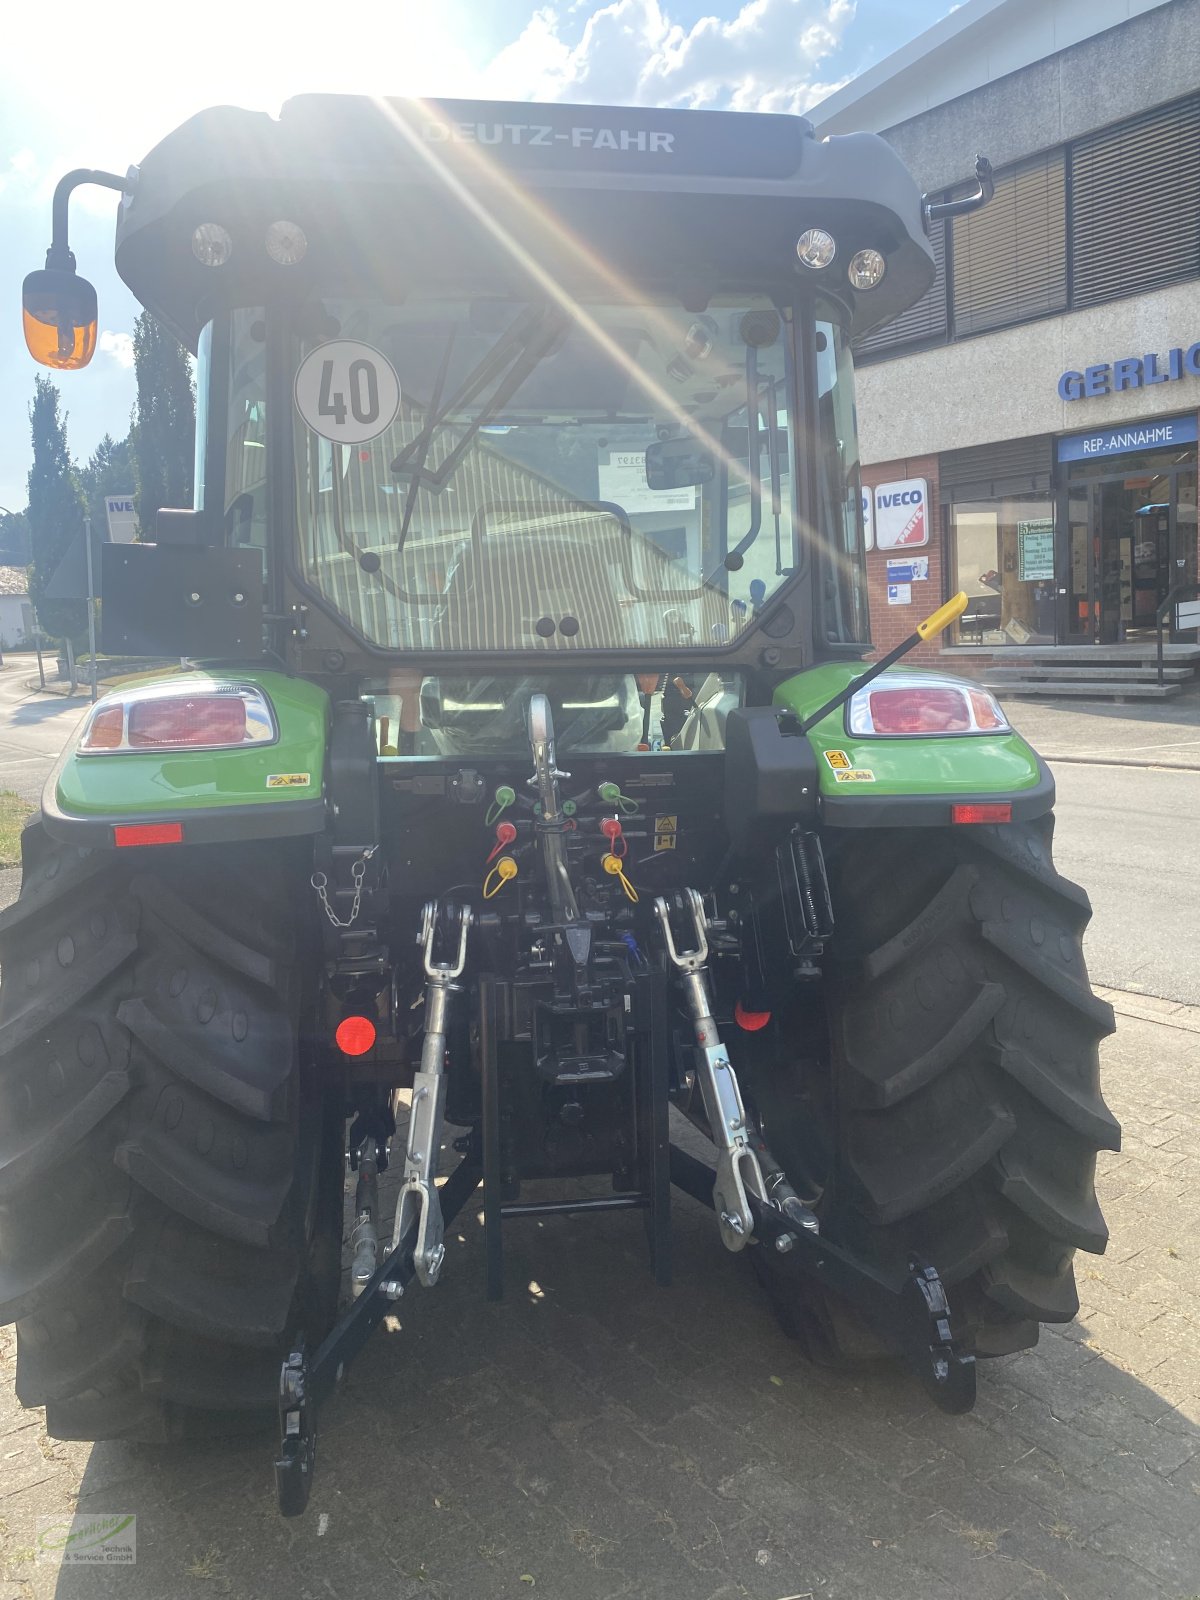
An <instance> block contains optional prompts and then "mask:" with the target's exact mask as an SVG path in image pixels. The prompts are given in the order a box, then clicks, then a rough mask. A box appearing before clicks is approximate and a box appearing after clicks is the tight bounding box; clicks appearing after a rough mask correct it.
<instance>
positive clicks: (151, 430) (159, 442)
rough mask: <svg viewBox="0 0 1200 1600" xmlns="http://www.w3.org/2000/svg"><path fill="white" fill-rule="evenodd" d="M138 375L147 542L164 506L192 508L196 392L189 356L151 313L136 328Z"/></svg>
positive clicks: (140, 498) (138, 459)
mask: <svg viewBox="0 0 1200 1600" xmlns="http://www.w3.org/2000/svg"><path fill="white" fill-rule="evenodd" d="M133 365H134V370H135V372H136V374H137V407H136V409H135V411H134V424H133V432H132V433H131V434H130V442H131V444H132V446H133V462H134V476H135V479H136V500H137V514H138V522H139V524H140V525H141V528H142V536H143V538H147V539H152V538H153V537H154V519H155V517H156V516H157V515H158V508H159V506H190V505H191V503H192V458H193V452H194V449H195V436H196V390H195V386H194V384H193V382H192V367H191V362H190V360H189V358H188V353H187V351H186V350H185V349H184V348H183V346H182V345H181V344H180V343H179V340H178V339H176V338H175V337H174V335H172V334H170V333H168V332H167V331H166V329H165V328H163V327H162V326H161V325H160V324H159V323H157V322H156V321H155V320H154V318H153V317H152V316H151V315H150V313H149V312H148V311H143V312H142V314H141V316H140V317H138V319H137V321H136V322H135V323H134V326H133Z"/></svg>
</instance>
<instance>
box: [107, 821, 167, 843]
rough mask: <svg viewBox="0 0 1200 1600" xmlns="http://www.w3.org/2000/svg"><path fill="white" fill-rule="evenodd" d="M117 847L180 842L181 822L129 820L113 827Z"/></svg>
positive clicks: (114, 841)
mask: <svg viewBox="0 0 1200 1600" xmlns="http://www.w3.org/2000/svg"><path fill="white" fill-rule="evenodd" d="M113 843H114V844H115V845H116V846H117V848H118V849H121V848H123V847H124V846H125V845H130V844H182V843H183V823H182V822H130V823H125V824H123V825H122V824H120V823H118V824H116V825H115V826H114V827H113Z"/></svg>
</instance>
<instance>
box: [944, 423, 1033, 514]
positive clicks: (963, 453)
mask: <svg viewBox="0 0 1200 1600" xmlns="http://www.w3.org/2000/svg"><path fill="white" fill-rule="evenodd" d="M1052 443H1053V441H1052V440H1051V438H1050V435H1049V434H1037V435H1035V436H1034V437H1032V438H1029V439H1000V440H998V441H997V442H996V443H995V444H984V445H972V446H971V447H970V448H969V449H966V450H947V451H944V452H943V454H942V456H941V458H940V461H939V463H938V488H939V491H940V494H941V498H942V499H943V500H990V499H992V498H993V497H994V496H997V495H1004V494H1023V493H1028V492H1030V491H1035V492H1038V493H1046V494H1048V493H1049V492H1050V482H1051V474H1052V472H1053V466H1054V458H1053V455H1052Z"/></svg>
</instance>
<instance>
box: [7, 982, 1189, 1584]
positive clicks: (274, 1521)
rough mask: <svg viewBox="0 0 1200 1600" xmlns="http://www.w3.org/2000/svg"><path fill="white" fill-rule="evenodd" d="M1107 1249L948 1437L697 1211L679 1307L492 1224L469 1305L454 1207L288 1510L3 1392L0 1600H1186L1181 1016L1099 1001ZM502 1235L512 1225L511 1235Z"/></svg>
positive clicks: (466, 1229) (234, 1473)
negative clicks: (117, 1522) (83, 1556)
mask: <svg viewBox="0 0 1200 1600" xmlns="http://www.w3.org/2000/svg"><path fill="white" fill-rule="evenodd" d="M1110 998H1115V1000H1116V1003H1117V1005H1118V1008H1119V1009H1120V1011H1121V1013H1122V1014H1121V1016H1120V1018H1119V1021H1120V1028H1119V1030H1118V1033H1117V1035H1116V1036H1115V1038H1113V1039H1111V1040H1109V1041H1108V1042H1107V1044H1106V1046H1105V1056H1106V1061H1105V1065H1106V1069H1107V1076H1106V1086H1107V1092H1108V1096H1109V1099H1110V1101H1111V1103H1112V1105H1113V1109H1114V1110H1115V1111H1116V1113H1117V1114H1118V1115H1119V1116H1120V1117H1121V1119H1122V1121H1123V1122H1124V1125H1125V1148H1124V1150H1123V1152H1122V1153H1121V1155H1119V1156H1116V1157H1107V1156H1102V1157H1101V1160H1102V1164H1103V1168H1102V1182H1101V1194H1102V1198H1103V1201H1104V1205H1105V1209H1106V1212H1107V1215H1108V1219H1109V1222H1110V1225H1111V1228H1112V1243H1111V1245H1110V1248H1109V1252H1108V1254H1107V1255H1106V1256H1105V1257H1104V1258H1102V1259H1096V1258H1092V1257H1081V1258H1080V1291H1081V1295H1082V1300H1083V1311H1082V1314H1081V1316H1080V1319H1079V1321H1078V1322H1077V1323H1076V1324H1074V1325H1073V1326H1071V1327H1069V1328H1066V1329H1063V1330H1053V1331H1046V1332H1044V1333H1043V1337H1042V1342H1041V1344H1040V1345H1039V1347H1038V1349H1037V1350H1036V1351H1033V1352H1026V1353H1024V1354H1022V1355H1019V1356H1013V1357H1006V1358H1004V1359H1001V1360H999V1361H993V1362H990V1363H988V1364H987V1365H986V1366H985V1367H984V1368H983V1370H982V1371H981V1374H980V1394H979V1403H978V1405H977V1407H976V1409H975V1411H974V1412H973V1413H972V1414H970V1415H969V1416H966V1417H960V1418H949V1417H944V1416H942V1415H940V1414H939V1413H937V1412H935V1411H933V1410H932V1409H931V1408H930V1406H929V1405H928V1404H927V1403H926V1401H925V1400H924V1398H923V1396H922V1395H921V1393H920V1392H919V1391H918V1390H917V1388H916V1386H915V1384H913V1383H912V1382H911V1381H909V1380H908V1379H906V1378H904V1377H903V1376H901V1375H899V1374H896V1373H894V1372H884V1373H868V1374H864V1375H862V1376H859V1377H856V1378H853V1379H847V1378H844V1377H835V1376H831V1375H829V1374H826V1373H823V1372H821V1371H817V1370H814V1369H813V1368H811V1367H808V1366H806V1365H805V1364H804V1363H803V1362H802V1361H801V1360H800V1359H799V1358H798V1357H797V1355H796V1353H795V1350H794V1347H793V1346H791V1345H790V1344H789V1343H788V1342H787V1341H786V1340H785V1339H784V1338H783V1336H782V1335H781V1334H780V1333H779V1332H778V1330H777V1328H776V1326H775V1324H774V1322H773V1321H772V1318H771V1316H770V1314H769V1312H768V1310H767V1307H766V1304H765V1302H764V1300H763V1299H762V1297H761V1295H760V1293H759V1291H758V1289H757V1286H756V1284H755V1282H754V1280H753V1276H752V1273H751V1271H750V1268H749V1266H748V1265H747V1264H746V1263H745V1262H739V1261H737V1260H734V1259H733V1258H731V1257H729V1256H727V1255H726V1254H725V1252H724V1251H723V1250H722V1249H721V1247H720V1245H719V1244H718V1242H717V1238H716V1233H715V1229H714V1226H713V1222H712V1217H711V1214H708V1213H705V1212H703V1211H702V1210H701V1209H700V1208H699V1207H697V1206H695V1205H693V1204H692V1203H691V1202H690V1201H687V1200H682V1199H681V1200H680V1201H679V1202H678V1207H677V1240H676V1243H677V1274H676V1283H677V1286H676V1287H675V1288H673V1289H671V1290H656V1289H655V1288H654V1287H653V1286H652V1285H651V1284H650V1282H649V1280H648V1275H647V1271H646V1265H645V1253H644V1248H643V1240H642V1233H641V1224H640V1221H639V1220H638V1219H637V1218H636V1217H630V1216H621V1215H610V1216H607V1217H603V1218H589V1219H586V1220H581V1221H573V1222H572V1221H564V1220H553V1221H547V1222H545V1223H542V1224H534V1223H527V1224H522V1225H519V1227H514V1228H512V1229H511V1230H510V1234H509V1252H508V1267H509V1280H508V1281H509V1295H508V1298H507V1299H506V1301H504V1302H503V1303H502V1304H500V1305H489V1304H487V1303H486V1301H485V1300H484V1299H483V1295H482V1272H483V1263H482V1249H481V1238H480V1233H481V1230H480V1228H479V1225H478V1221H477V1219H476V1217H475V1214H474V1213H468V1214H464V1217H463V1219H462V1220H461V1223H460V1225H459V1226H458V1227H456V1228H455V1229H453V1230H452V1237H451V1240H450V1255H449V1260H448V1264H447V1269H446V1273H445V1276H444V1278H443V1282H442V1284H441V1285H440V1286H439V1287H438V1289H437V1290H436V1291H434V1292H432V1293H425V1292H423V1291H419V1290H417V1289H415V1288H414V1289H413V1290H410V1292H409V1294H408V1295H407V1296H406V1297H405V1299H404V1300H403V1301H402V1302H401V1303H400V1306H399V1308H398V1309H399V1317H398V1320H397V1321H396V1323H395V1324H394V1325H393V1326H392V1327H391V1328H390V1329H389V1330H388V1331H387V1332H380V1333H379V1334H377V1335H376V1339H375V1342H374V1343H373V1344H371V1345H370V1346H368V1348H367V1350H366V1352H365V1353H364V1355H363V1356H362V1357H361V1358H360V1361H359V1363H358V1364H357V1365H356V1366H355V1368H354V1370H353V1372H352V1374H351V1377H350V1379H349V1380H348V1382H347V1384H346V1386H345V1389H344V1391H343V1392H342V1394H341V1395H340V1396H339V1397H338V1398H337V1399H335V1401H334V1402H333V1403H332V1404H331V1405H330V1406H329V1407H328V1409H327V1410H326V1412H325V1415H324V1424H323V1431H322V1437H321V1453H320V1461H319V1466H318V1475H317V1480H316V1487H315V1490H314V1494H313V1502H312V1506H311V1509H310V1512H309V1514H308V1516H307V1517H306V1518H304V1519H303V1520H302V1521H298V1522H292V1523H284V1522H282V1521H280V1520H279V1518H278V1517H277V1515H276V1512H275V1509H274V1503H273V1496H272V1489H271V1482H270V1465H269V1464H270V1458H271V1441H270V1440H269V1439H267V1440H263V1441H248V1442H244V1443H242V1444H239V1445H236V1446H230V1445H217V1444H213V1445H211V1446H206V1447H202V1448H192V1449H190V1450H188V1451H186V1452H180V1453H172V1452H171V1451H168V1450H162V1449H151V1448H149V1447H130V1446H122V1445H116V1444H108V1445H98V1446H95V1447H89V1446H86V1445H72V1444H58V1443H54V1442H52V1441H50V1440H48V1439H47V1438H46V1436H45V1433H44V1431H43V1429H42V1425H41V1414H40V1413H39V1412H30V1413H24V1412H21V1411H20V1410H19V1409H18V1408H17V1407H16V1405H15V1402H14V1401H13V1399H12V1390H11V1370H12V1343H11V1335H10V1333H9V1330H4V1336H5V1338H6V1339H7V1340H8V1343H7V1345H6V1346H5V1355H4V1367H5V1376H6V1378H7V1379H8V1381H7V1382H6V1383H5V1384H4V1385H3V1398H2V1400H0V1518H2V1519H3V1520H2V1522H0V1529H2V1530H3V1533H2V1536H3V1540H4V1543H5V1545H6V1547H7V1551H6V1554H7V1561H8V1565H7V1575H6V1576H5V1577H4V1578H0V1600H18V1597H20V1600H42V1597H47V1596H50V1595H57V1596H58V1597H59V1600H75V1597H81V1600H82V1597H86V1600H93V1597H95V1600H100V1597H108V1596H121V1597H124V1600H168V1597H169V1600H208V1597H216V1596H226V1595H228V1596H236V1597H239V1600H240V1597H243V1596H244V1597H246V1600H250V1597H256V1600H257V1597H263V1596H266V1597H275V1596H280V1597H282V1596H287V1597H288V1600H309V1597H312V1600H318V1597H320V1600H328V1597H341V1596H346V1597H354V1600H373V1597H376V1596H378V1597H381V1600H382V1597H384V1596H387V1597H388V1600H410V1597H411V1600H418V1597H419V1600H501V1597H504V1596H523V1595H528V1594H532V1595H533V1596H534V1597H535V1600H538V1597H541V1596H545V1597H546V1600H616V1597H618V1596H629V1597H638V1600H784V1597H793V1600H794V1597H803V1600H807V1597H809V1596H812V1597H813V1600H821V1597H826V1596H827V1597H830V1600H854V1597H861V1600H893V1597H897V1596H904V1597H908V1600H961V1597H969V1600H975V1597H978V1600H1043V1597H1045V1600H1107V1597H1112V1600H1152V1597H1153V1600H1182V1597H1185V1596H1188V1597H1192V1596H1196V1595H1198V1594H1200V1427H1198V1426H1197V1424H1198V1423H1200V1361H1198V1358H1197V1350H1196V1343H1195V1340H1196V1337H1197V1334H1198V1333H1200V1290H1198V1288H1197V1275H1196V1268H1197V1262H1198V1261H1200V1154H1198V1147H1197V1132H1198V1131H1200V1128H1198V1123H1200V1117H1198V1114H1197V1110H1196V1090H1195V1083H1196V1075H1195V1061H1196V1056H1197V1049H1198V1047H1200V1037H1198V1035H1200V1012H1197V1011H1194V1010H1188V1009H1187V1008H1179V1007H1175V1006H1171V1005H1168V1004H1165V1003H1160V1002H1153V1001H1147V1000H1146V999H1145V997H1130V999H1129V1000H1128V1002H1127V1003H1126V1002H1125V1001H1124V999H1123V997H1121V996H1120V995H1117V996H1115V997H1112V996H1110ZM521 1230H523V1231H521ZM76 1501H77V1502H78V1506H79V1508H80V1510H83V1511H88V1512H92V1513H108V1512H130V1511H132V1512H136V1514H137V1518H138V1527H137V1535H138V1545H137V1554H138V1560H137V1565H136V1567H134V1568H132V1569H130V1568H121V1569H106V1568H103V1567H92V1566H75V1567H66V1568H63V1569H62V1570H61V1572H60V1571H58V1570H56V1568H55V1567H54V1566H52V1565H37V1564H35V1563H34V1562H33V1561H32V1560H31V1559H29V1556H28V1550H29V1547H30V1545H31V1543H32V1539H33V1536H34V1530H35V1527H36V1519H37V1518H38V1516H40V1515H45V1514H57V1515H61V1514H63V1513H66V1512H69V1511H70V1510H72V1509H73V1508H74V1506H75V1504H76Z"/></svg>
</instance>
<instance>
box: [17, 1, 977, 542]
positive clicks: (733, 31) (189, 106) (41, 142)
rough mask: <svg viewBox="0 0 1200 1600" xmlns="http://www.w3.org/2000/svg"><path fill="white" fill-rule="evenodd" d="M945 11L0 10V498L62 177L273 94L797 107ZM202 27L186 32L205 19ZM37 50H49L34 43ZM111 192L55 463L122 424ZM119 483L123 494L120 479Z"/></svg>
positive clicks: (742, 4) (24, 398) (425, 5)
mask: <svg viewBox="0 0 1200 1600" xmlns="http://www.w3.org/2000/svg"><path fill="white" fill-rule="evenodd" d="M950 9H951V6H950V4H949V0H551V3H548V4H541V5H538V4H533V3H531V0H359V3H358V4H356V5H355V6H353V7H351V8H349V9H346V10H343V9H341V8H339V7H337V6H336V5H335V6H322V7H320V8H318V7H316V6H314V5H312V3H311V0H287V3H286V4H284V3H282V0H257V3H248V0H204V3H203V4H202V5H198V6H196V8H195V11H194V14H193V21H192V23H189V25H188V26H186V27H185V26H183V25H182V23H183V20H184V13H182V12H180V11H178V10H174V11H173V10H171V8H169V7H167V8H164V7H163V5H162V4H161V0H155V3H153V4H150V3H148V0H111V3H110V4H108V5H106V6H105V7H104V8H103V13H102V15H103V33H102V34H101V32H100V26H99V22H98V17H99V15H100V12H99V11H98V8H97V7H96V6H95V5H94V0H58V4H56V6H55V8H54V21H53V26H52V28H51V29H50V32H49V34H48V33H47V32H46V22H45V18H43V17H42V16H41V15H40V13H39V11H38V8H37V7H36V6H21V7H18V8H16V9H15V11H14V13H13V14H12V15H9V16H7V17H6V20H5V25H4V34H5V49H4V52H3V57H2V59H0V507H2V508H8V509H11V510H14V511H16V510H20V509H21V508H22V507H23V506H24V505H25V502H26V475H27V473H28V470H29V459H30V445H29V422H28V407H29V401H30V397H31V396H32V394H33V379H34V374H35V372H36V371H37V370H38V369H37V368H36V367H35V365H34V363H33V361H32V360H31V358H30V357H29V355H28V353H27V352H26V350H25V346H24V341H23V339H22V336H21V318H20V291H21V279H22V278H23V277H24V275H25V273H26V272H29V271H32V270H33V269H35V268H37V267H41V266H42V265H43V264H44V261H45V251H46V246H47V245H48V244H49V242H50V196H51V194H52V192H53V189H54V185H55V183H56V181H57V180H58V178H59V177H60V176H61V175H62V174H63V173H64V172H66V171H68V170H70V169H71V168H73V167H99V168H105V169H107V170H109V171H114V172H120V173H123V172H125V170H126V169H127V168H128V167H129V166H131V165H133V164H134V163H136V162H137V161H138V160H140V158H141V157H142V156H143V155H144V154H145V152H146V151H147V150H148V149H150V148H151V147H152V146H153V145H154V144H156V143H157V141H158V140H159V139H161V138H162V137H163V136H164V134H166V133H168V132H170V130H171V129H172V128H174V127H176V126H178V124H179V123H181V122H182V121H184V120H185V119H186V118H187V117H188V116H190V115H191V114H192V113H193V112H195V111H199V110H202V109H203V108H204V107H205V106H211V105H222V104H225V105H240V106H246V107H249V108H251V109H254V110H262V111H267V112H271V113H275V112H277V111H278V109H279V106H280V105H281V104H282V103H283V101H284V100H286V99H288V98H289V97H290V96H291V95H294V94H300V93H307V92H312V91H328V92H340V93H354V94H383V95H419V96H423V97H431V98H432V97H437V96H439V95H444V96H456V97H460V98H466V99H470V98H479V99H486V98H495V99H510V100H561V101H576V102H579V103H584V104H588V103H590V104H608V105H661V106H703V107H712V108H716V109H729V110H734V111H753V110H763V111H784V112H802V111H804V110H805V109H806V108H807V107H809V106H811V105H813V104H815V103H816V102H817V101H819V100H820V99H822V98H823V97H824V96H825V95H827V94H829V93H830V92H831V91H832V90H833V89H834V88H836V87H838V86H840V85H841V84H843V83H845V82H846V81H847V80H848V79H850V78H852V77H854V76H855V75H856V74H857V73H859V72H861V71H863V70H864V69H865V68H866V67H868V66H871V65H872V64H873V63H874V62H876V61H878V60H880V59H882V58H883V57H884V56H887V55H889V54H890V53H891V52H892V51H893V50H895V49H897V48H898V47H899V46H900V45H902V44H903V43H905V42H906V41H907V40H908V39H911V38H913V37H915V35H916V34H918V33H920V32H922V31H923V30H924V29H925V28H927V27H929V26H931V25H932V24H933V23H934V22H936V21H937V20H938V18H939V17H940V16H943V15H944V14H945V13H946V12H947V11H948V10H950ZM201 24H202V26H201ZM51 41H52V43H51ZM115 215H116V196H115V195H114V194H111V193H109V192H107V191H104V190H99V189H86V188H85V189H81V190H79V191H77V193H76V196H75V198H74V200H73V202H72V210H71V245H72V248H73V249H74V251H75V254H76V257H77V259H78V262H79V271H80V272H81V273H82V274H83V276H84V277H86V278H89V279H90V280H91V281H92V282H93V283H94V284H95V286H96V289H97V291H98V294H99V298H100V337H99V344H98V348H97V352H96V355H95V357H94V358H93V361H92V364H91V366H90V367H88V368H86V369H85V370H84V371H82V372H74V373H72V372H67V373H58V374H56V375H55V381H56V382H57V383H58V386H59V389H60V392H61V394H62V403H63V408H64V410H65V411H66V412H67V414H68V418H69V421H68V439H69V442H70V446H71V451H72V454H73V455H74V456H75V458H76V459H77V460H78V461H80V462H81V463H82V462H83V461H86V459H87V457H88V455H89V454H90V453H91V451H92V450H93V449H94V448H95V446H96V443H97V442H98V440H99V439H100V438H101V437H102V436H103V435H104V434H105V433H111V434H112V435H113V437H114V438H121V437H123V436H124V435H125V433H126V432H127V431H128V427H129V416H130V411H131V408H132V406H133V400H134V381H133V350H132V340H131V334H132V329H133V322H134V318H135V317H136V315H137V312H138V306H137V303H136V302H135V301H134V299H133V297H132V296H131V295H130V293H129V291H128V290H127V289H126V288H125V286H124V285H123V284H122V283H121V281H120V279H119V278H118V277H117V276H116V272H115V269H114V267H113V261H112V245H113V227H114V221H115ZM130 487H132V485H131V486H130Z"/></svg>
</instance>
